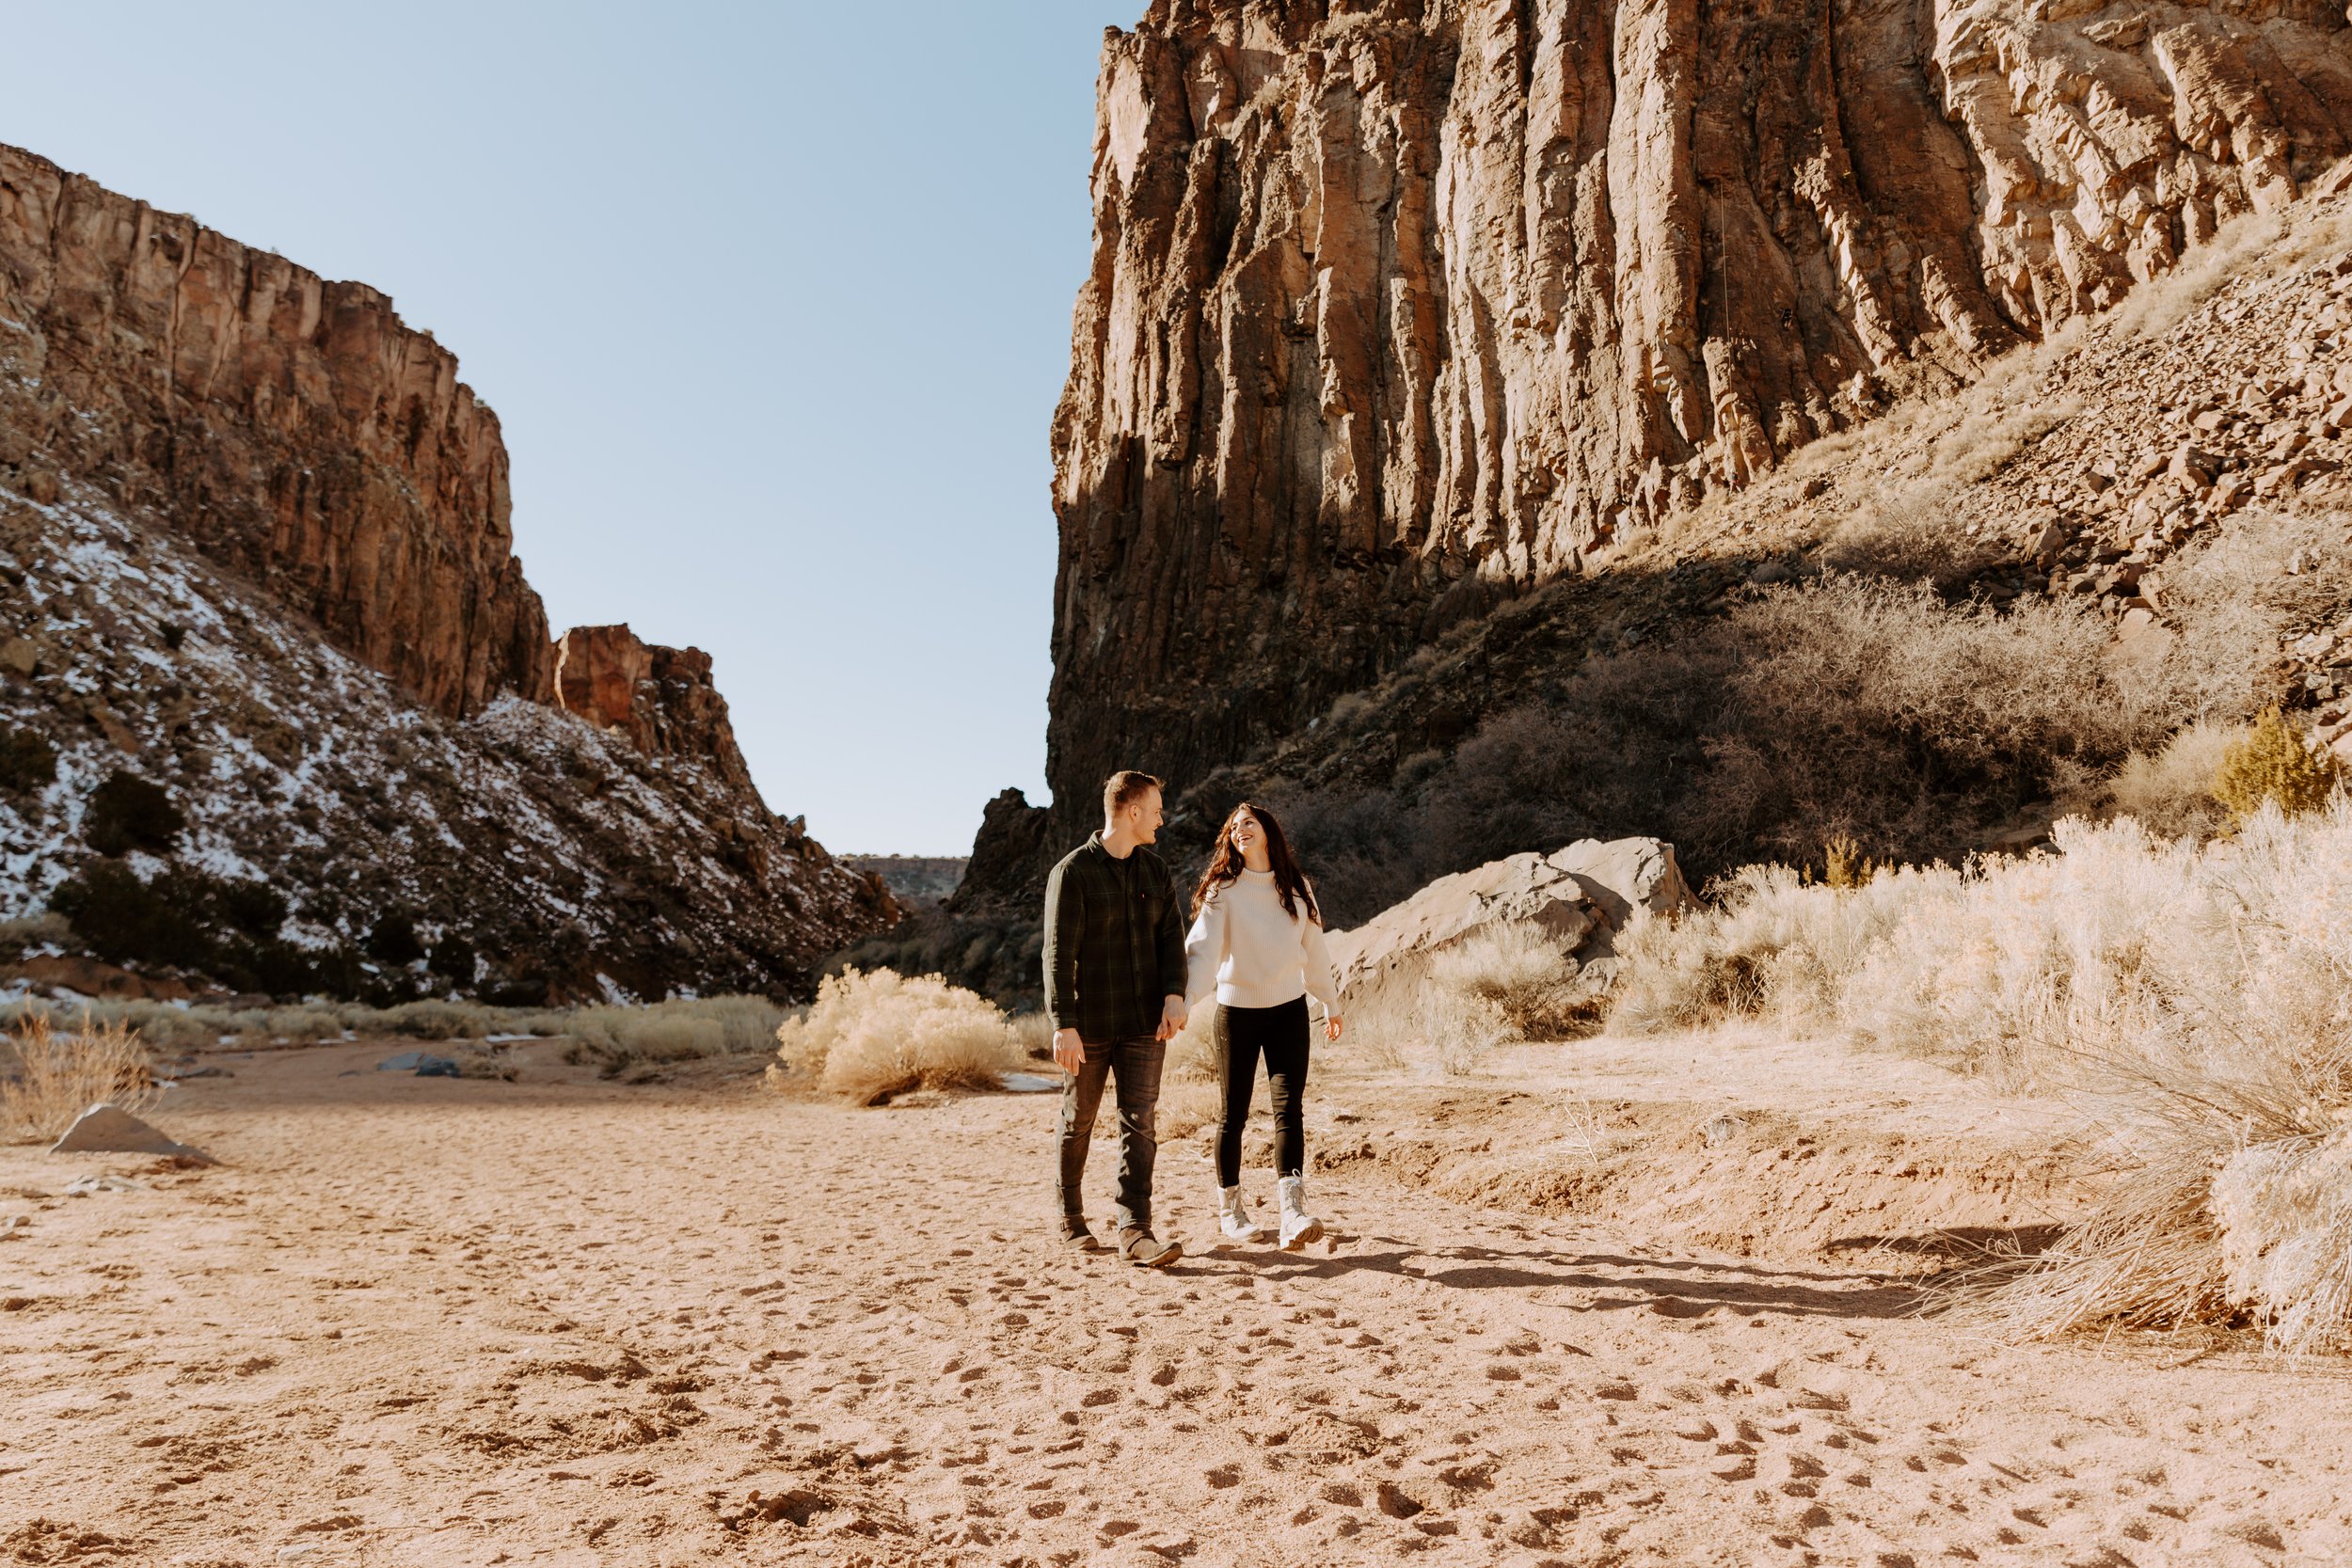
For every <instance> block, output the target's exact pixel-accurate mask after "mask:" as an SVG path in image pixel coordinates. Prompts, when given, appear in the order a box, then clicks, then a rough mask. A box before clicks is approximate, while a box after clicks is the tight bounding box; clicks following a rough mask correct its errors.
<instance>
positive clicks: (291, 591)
mask: <svg viewBox="0 0 2352 1568" xmlns="http://www.w3.org/2000/svg"><path fill="white" fill-rule="evenodd" d="M0 350H5V351H6V353H7V354H8V357H9V358H10V359H11V360H12V361H14V364H15V366H16V368H18V369H19V370H20V372H22V379H21V380H19V381H17V382H15V383H13V384H11V385H10V386H8V388H6V391H5V394H4V395H0V464H5V465H7V466H8V467H14V468H16V469H18V470H20V472H21V474H22V476H23V479H24V486H25V488H26V490H27V493H28V494H30V495H31V497H32V499H35V500H37V501H38V500H41V499H44V498H46V499H55V497H56V484H57V476H58V474H59V473H60V472H63V473H65V474H67V475H69V476H72V477H77V478H82V479H87V480H88V481H91V482H93V483H97V484H99V485H101V486H102V487H103V489H104V490H105V491H107V492H108V493H109V494H110V495H111V496H112V497H113V498H114V499H117V500H119V501H120V502H121V503H123V504H126V505H130V506H135V507H144V508H149V509H152V510H154V511H157V512H161V513H165V514H168V515H170V516H171V518H172V519H173V524H174V526H175V527H176V528H177V529H179V530H180V531H182V532H183V534H184V535H185V536H186V537H187V538H189V539H190V540H192V541H193V542H194V543H195V544H196V545H197V546H198V547H199V548H200V549H202V550H203V551H204V552H205V553H206V554H207V555H209V556H211V557H212V558H213V559H214V560H215V561H218V562H222V563H223V564H225V565H228V566H230V567H232V568H233V569H235V570H237V571H239V572H241V573H243V574H245V575H246V576H247V577H249V578H253V579H254V580H256V581H258V582H260V583H262V584H263V585H264V586H266V587H267V588H268V589H269V591H270V592H271V594H273V595H275V596H276V597H277V598H278V600H279V601H280V602H281V603H283V604H285V605H287V606H288V607H289V608H291V609H293V610H297V611H299V612H301V613H302V614H304V615H306V616H308V617H310V619H311V620H313V621H315V622H316V623H317V624H318V626H320V627H321V629H323V630H324V631H325V633H326V637H327V639H328V640H329V641H332V642H333V643H334V644H335V645H336V646H337V647H339V648H342V650H343V651H344V652H346V653H349V654H351V655H353V656H354V657H358V658H359V659H360V660H362V661H363V662H365V663H367V664H370V665H372V666H373V667H374V668H376V669H378V670H382V671H384V672H385V673H388V674H389V675H391V676H392V677H393V678H394V679H396V680H398V681H399V682H400V683H401V684H402V685H403V686H405V687H406V688H407V689H409V690H410V691H411V692H413V693H414V694H415V695H416V696H417V697H418V698H419V699H420V700H421V701H422V702H423V703H425V704H426V705H428V706H430V707H433V708H435V709H436V710H437V711H439V712H441V713H444V714H448V715H451V716H453V717H456V716H462V715H465V714H469V713H473V712H476V711H478V710H480V709H481V708H482V707H483V706H484V705H486V704H487V703H488V702H489V701H490V700H491V699H492V698H493V697H494V696H496V695H497V694H498V692H499V691H501V689H505V690H512V691H515V692H516V693H517V694H519V695H521V696H523V697H526V698H530V699H532V700H534V701H541V702H544V701H546V700H548V696H549V691H550V688H549V675H550V673H551V672H552V670H553V668H554V659H553V657H552V653H551V649H550V647H549V644H548V626H547V616H546V612H545V611H544V610H542V609H541V607H540V603H539V596H538V594H535V593H533V592H532V589H531V586H530V585H529V584H528V583H526V582H525V581H524V580H523V574H522V563H521V562H518V561H516V559H515V556H514V553H513V546H514V535H513V532H512V531H511V529H510V528H509V526H508V511H509V500H508V494H507V474H506V448H505V446H504V445H503V443H502V442H501V440H500V438H499V424H498V416H496V415H495V414H493V413H491V412H490V410H489V408H488V407H486V406H485V405H484V404H481V403H480V402H478V401H476V399H475V397H474V395H473V391H472V389H471V388H468V387H467V386H466V385H465V384H464V383H462V382H460V381H459V380H458V379H457V358H456V356H454V355H453V354H452V353H450V352H449V350H447V349H445V348H443V347H441V346H440V344H438V343H437V342H435V341H433V338H432V336H431V334H429V333H424V332H419V331H416V330H414V329H412V328H410V327H408V326H406V325H403V324H402V322H401V319H400V317H399V316H398V315H396V314H394V313H393V310H392V302H391V301H390V300H389V299H388V298H387V297H385V296H384V295H383V294H381V293H377V292H376V291H375V290H373V289H371V288H369V287H368V286H367V285H366V284H364V283H336V282H328V281H326V280H325V279H323V278H321V277H319V276H318V275H317V274H315V273H312V272H310V271H309V270H307V269H305V268H303V267H299V266H296V265H295V264H294V263H293V262H291V261H286V260H285V259H284V258H282V257H279V256H277V255H274V254H272V253H270V252H267V251H259V250H254V249H251V248H249V247H247V246H246V245H239V244H238V243H237V242H236V241H234V240H231V239H229V238H227V237H226V236H224V235H221V234H218V233H215V231H214V230H210V229H206V228H205V227H203V226H202V225H201V224H199V223H198V222H197V221H196V220H195V219H193V218H190V217H186V216H183V215H182V214H174V213H161V212H157V211H156V210H154V209H153V208H151V207H150V206H148V205H147V203H145V202H143V201H135V200H133V199H131V198H128V197H123V196H118V195H116V194H115V193H113V192H112V191H108V190H105V189H103V188H102V187H101V186H99V185H97V184H95V183H94V182H91V181H89V180H87V179H85V178H83V177H82V176H80V175H77V174H69V173H67V172H66V171H64V170H63V169H60V168H58V167H57V166H56V165H55V164H52V163H50V162H49V161H48V160H47V159H45V158H40V157H37V156H35V155H34V154H32V153H30V152H25V151H23V150H19V149H16V148H12V147H4V146H0Z"/></svg>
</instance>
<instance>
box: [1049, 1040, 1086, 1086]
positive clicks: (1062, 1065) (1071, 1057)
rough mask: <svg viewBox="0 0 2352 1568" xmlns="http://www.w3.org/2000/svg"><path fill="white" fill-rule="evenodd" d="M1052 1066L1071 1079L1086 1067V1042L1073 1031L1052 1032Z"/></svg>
mask: <svg viewBox="0 0 2352 1568" xmlns="http://www.w3.org/2000/svg"><path fill="white" fill-rule="evenodd" d="M1054 1065H1055V1066H1056V1067H1057V1068H1059V1069H1062V1070H1063V1071H1064V1072H1066V1073H1069V1074H1070V1075H1071V1076H1072V1077H1073V1078H1074V1077H1076V1076H1077V1075H1078V1069H1080V1068H1082V1067H1084V1066H1086V1065H1087V1046H1086V1041H1084V1040H1082V1039H1080V1038H1079V1037H1078V1031H1076V1030H1075V1029H1057V1030H1055V1031H1054Z"/></svg>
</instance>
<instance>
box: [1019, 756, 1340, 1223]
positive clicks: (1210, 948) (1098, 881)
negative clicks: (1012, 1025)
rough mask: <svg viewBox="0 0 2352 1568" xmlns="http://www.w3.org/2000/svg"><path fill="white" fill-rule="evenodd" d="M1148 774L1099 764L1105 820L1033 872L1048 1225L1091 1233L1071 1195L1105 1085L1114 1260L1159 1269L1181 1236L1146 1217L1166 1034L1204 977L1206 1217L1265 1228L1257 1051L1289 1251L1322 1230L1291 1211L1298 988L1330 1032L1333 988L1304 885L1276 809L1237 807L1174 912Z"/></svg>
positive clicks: (1297, 1206) (1300, 1085) (1300, 1012)
mask: <svg viewBox="0 0 2352 1568" xmlns="http://www.w3.org/2000/svg"><path fill="white" fill-rule="evenodd" d="M1161 807H1162V800H1161V789H1160V782H1159V781H1158V780H1157V779H1155V778H1153V777H1152V776H1151V775H1150V774H1149V773H1137V772H1133V771H1127V772H1120V773H1114V774H1112V775H1111V777H1110V779H1109V781H1108V782H1107V783H1106V784H1104V786H1103V830H1102V832H1098V833H1096V834H1094V835H1093V836H1091V837H1090V838H1089V839H1088V840H1087V841H1086V843H1085V844H1083V845H1081V846H1080V847H1078V848H1076V849H1073V851H1071V853H1070V854H1069V855H1067V856H1066V857H1064V858H1063V860H1062V862H1061V863H1060V864H1058V865H1057V866H1055V867H1054V870H1053V875H1052V876H1051V877H1050V878H1049V879H1047V881H1046V884H1045V953H1044V962H1045V1011H1046V1015H1047V1017H1048V1018H1050V1019H1051V1020H1052V1022H1053V1024H1054V1060H1055V1061H1056V1062H1057V1064H1058V1065H1059V1066H1060V1067H1061V1069H1062V1070H1063V1071H1064V1072H1066V1073H1068V1074H1069V1075H1070V1077H1069V1082H1068V1084H1067V1085H1065V1086H1064V1087H1063V1090H1062V1098H1061V1114H1060V1119H1059V1122H1058V1124H1057V1143H1058V1146H1059V1148H1058V1152H1059V1156H1060V1169H1059V1175H1058V1179H1057V1184H1056V1196H1057V1197H1058V1199H1059V1200H1060V1208H1061V1222H1060V1236H1061V1239H1062V1240H1063V1241H1064V1242H1065V1243H1068V1244H1070V1245H1073V1246H1075V1247H1079V1248H1082V1249H1085V1250H1088V1251H1092V1250H1095V1249H1097V1248H1098V1247H1099V1246H1100V1245H1101V1243H1099V1242H1098V1241H1096V1239H1095V1237H1094V1234H1093V1232H1092V1231H1091V1230H1089V1228H1088V1227H1087V1222H1086V1214H1085V1208H1084V1205H1083V1203H1082V1202H1081V1200H1080V1197H1079V1191H1078V1188H1079V1180H1080V1178H1081V1176H1082V1174H1083V1173H1084V1171H1085V1169H1086V1159H1087V1149H1088V1147H1089V1145H1090V1144H1091V1142H1092V1141H1093V1135H1094V1117H1095V1113H1096V1111H1097V1110H1098V1109H1099V1108H1100V1107H1101V1105H1102V1102H1103V1091H1104V1087H1105V1085H1109V1086H1111V1088H1112V1089H1113V1092H1114V1099H1115V1101H1116V1103H1117V1107H1118V1115H1119V1188H1118V1198H1117V1204H1118V1206H1117V1209H1116V1211H1115V1223H1116V1225H1117V1227H1118V1231H1117V1246H1118V1250H1119V1253H1120V1256H1121V1257H1123V1258H1125V1259H1127V1260H1128V1261H1129V1262H1132V1263H1137V1264H1141V1265H1143V1266H1145V1267H1149V1268H1164V1267H1166V1266H1167V1265H1168V1264H1170V1263H1173V1262H1174V1261H1176V1259H1179V1258H1181V1257H1183V1256H1184V1248H1183V1247H1181V1246H1179V1245H1178V1244H1177V1243H1174V1242H1170V1241H1164V1240H1162V1239H1160V1238H1159V1237H1157V1236H1155V1235H1153V1234H1152V1163H1153V1161H1154V1159H1155V1158H1156V1156H1157V1154H1158V1152H1159V1140H1158V1136H1157V1131H1156V1119H1157V1118H1156V1113H1157V1109H1158V1105H1159V1099H1160V1069H1161V1068H1162V1066H1163V1065H1164V1064H1165V1062H1166V1060H1167V1055H1168V1041H1169V1040H1170V1039H1172V1038H1174V1037H1175V1036H1176V1035H1177V1033H1178V1032H1179V1031H1181V1030H1182V1029H1183V1028H1184V1022H1185V1020H1186V1018H1187V1017H1188V1016H1189V1015H1190V1011H1191V1008H1192V1006H1194V1005H1196V1004H1198V1003H1199V1002H1200V1000H1201V999H1202V998H1204V997H1206V996H1207V995H1208V994H1209V993H1210V992H1211V991H1212V990H1214V991H1215V992H1216V1000H1217V1015H1216V1029H1215V1031H1214V1047H1213V1049H1214V1054H1215V1056H1216V1076H1217V1087H1218V1090H1219V1092H1220V1097H1221V1099H1222V1101H1223V1119H1222V1122H1221V1124H1220V1126H1219V1129H1218V1132H1217V1143H1216V1165H1217V1184H1218V1187H1219V1189H1220V1191H1219V1195H1218V1216H1217V1225H1218V1228H1219V1229H1220V1230H1221V1231H1222V1233H1223V1234H1224V1235H1225V1237H1226V1238H1227V1239H1228V1240H1231V1241H1235V1242H1253V1241H1258V1240H1262V1239H1263V1237H1264V1235H1265V1231H1264V1230H1263V1228H1262V1227H1259V1226H1257V1225H1255V1224H1254V1223H1252V1221H1251V1220H1250V1218H1249V1213H1248V1209H1247V1208H1245V1207H1244V1206H1243V1203H1242V1197H1241V1142H1242V1129H1243V1126H1244V1124H1245V1123H1247V1122H1248V1118H1249V1100H1250V1094H1251V1091H1252V1090H1253V1089H1254V1088H1255V1086H1256V1081H1257V1075H1258V1063H1259V1061H1260V1059H1261V1058H1263V1060H1264V1063H1265V1070H1266V1079H1267V1083H1268V1085H1269V1086H1270V1087H1271V1090H1272V1094H1273V1101H1274V1123H1275V1170H1276V1175H1277V1176H1278V1177H1279V1193H1280V1201H1281V1221H1280V1229H1279V1242H1280V1244H1281V1245H1282V1247H1283V1248H1284V1249H1285V1250H1291V1251H1295V1250H1296V1249H1297V1248H1299V1247H1302V1246H1304V1245H1306V1244H1307V1243H1309V1242H1311V1241H1313V1240H1315V1239H1316V1238H1317V1237H1319V1236H1321V1235H1322V1234H1323V1226H1322V1224H1321V1223H1320V1222H1319V1221H1317V1220H1316V1219H1315V1218H1314V1217H1313V1216H1312V1215H1311V1214H1309V1213H1308V1212H1307V1199H1306V1182H1305V1176H1304V1167H1305V1164H1306V1133H1305V1131H1304V1127H1303V1123H1302V1118H1301V1114H1300V1107H1301V1103H1302V1101H1303V1100H1304V1097H1305V1094H1306V1088H1307V1055H1308V1023H1309V1020H1308V1016H1307V998H1308V997H1309V996H1312V997H1313V998H1314V999H1315V1000H1316V1001H1318V1002H1320V1003H1322V1004H1323V1008H1324V1032H1325V1034H1326V1036H1327V1037H1328V1038H1331V1039H1334V1040H1336V1039H1338V1038H1339V1037H1340V1013H1339V1006H1338V989H1337V987H1336V986H1335V985H1334V983H1333V980H1332V974H1331V956H1330V953H1329V951H1328V950H1327V948H1326V946H1325V944H1324V937H1323V916H1322V911H1321V910H1320V909H1319V908H1317V906H1316V904H1315V895H1314V889H1313V888H1312V886H1311V885H1310V884H1309V883H1308V881H1307V879H1306V877H1305V876H1304V875H1303V874H1302V873H1301V872H1300V871H1299V869H1298V863H1297V862H1296V861H1295V859H1293V858H1292V855H1291V850H1290V845H1289V843H1288V841H1287V840H1285V839H1284V837H1283V836H1282V828H1281V824H1279V822H1277V821H1276V820H1275V819H1274V817H1273V816H1272V814H1270V813H1269V812H1267V811H1266V810H1265V809H1264V808H1263V807H1261V806H1254V805H1251V804H1249V803H1248V802H1246V801H1245V802H1244V803H1243V804H1241V805H1238V806H1235V807H1234V808H1233V810H1232V814H1231V815H1230V816H1227V817H1226V819H1225V824H1224V826H1223V827H1222V828H1220V829H1219V830H1218V831H1217V835H1216V847H1215V849H1214V851H1213V852H1212V853H1211V855H1210V857H1209V867H1208V869H1207V870H1206V871H1204V872H1203V873H1201V877H1200V885H1199V886H1198V887H1197V888H1196V889H1195V890H1194V892H1193V896H1192V904H1191V915H1192V927H1191V931H1190V933H1189V934H1188V935H1187V934H1186V932H1185V929H1184V911H1183V907H1182V906H1181V904H1180V903H1179V900H1178V898H1177V894H1176V887H1175V883H1174V881H1173V880H1172V879H1170V877H1169V875H1168V865H1167V863H1166V862H1164V861H1162V860H1161V859H1160V857H1159V856H1158V855H1157V854H1156V853H1155V852H1153V850H1152V844H1153V842H1154V841H1156V840H1157V838H1158V837H1159V830H1160V821H1161V815H1162V811H1161Z"/></svg>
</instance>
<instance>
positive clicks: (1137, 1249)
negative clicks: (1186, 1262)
mask: <svg viewBox="0 0 2352 1568" xmlns="http://www.w3.org/2000/svg"><path fill="white" fill-rule="evenodd" d="M1119 1255H1120V1257H1121V1258H1124V1259H1127V1261H1128V1262H1130V1263H1134V1264H1136V1265H1138V1266H1139V1267H1142V1268H1147V1269H1164V1268H1166V1267H1168V1265H1169V1264H1170V1263H1173V1262H1174V1261H1176V1259H1179V1258H1182V1257H1183V1256H1184V1248H1183V1247H1181V1246H1178V1245H1177V1244H1176V1243H1174V1242H1163V1241H1161V1240H1160V1239H1159V1238H1158V1237H1157V1236H1154V1235H1152V1232H1150V1231H1149V1230H1122V1231H1120V1233H1119Z"/></svg>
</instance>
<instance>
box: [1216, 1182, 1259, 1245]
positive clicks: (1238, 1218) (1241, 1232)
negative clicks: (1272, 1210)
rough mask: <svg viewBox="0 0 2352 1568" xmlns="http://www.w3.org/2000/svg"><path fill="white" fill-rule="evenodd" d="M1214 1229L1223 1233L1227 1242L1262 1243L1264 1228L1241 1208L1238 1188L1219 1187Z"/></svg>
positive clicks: (1246, 1210)
mask: <svg viewBox="0 0 2352 1568" xmlns="http://www.w3.org/2000/svg"><path fill="white" fill-rule="evenodd" d="M1216 1227H1217V1228H1218V1229H1219V1230H1222V1231H1223V1232H1225V1239H1226V1240H1227V1241H1229V1242H1262V1241H1263V1240H1265V1227H1263V1226H1262V1225H1260V1224H1259V1223H1258V1222H1257V1221H1255V1220H1253V1219H1251V1218H1250V1217H1249V1211H1248V1209H1245V1208H1243V1207H1242V1201H1241V1189H1240V1188H1239V1187H1220V1188H1218V1189H1217V1195H1216Z"/></svg>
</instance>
